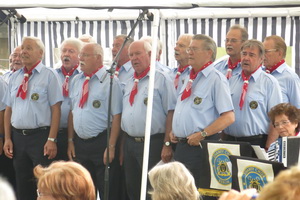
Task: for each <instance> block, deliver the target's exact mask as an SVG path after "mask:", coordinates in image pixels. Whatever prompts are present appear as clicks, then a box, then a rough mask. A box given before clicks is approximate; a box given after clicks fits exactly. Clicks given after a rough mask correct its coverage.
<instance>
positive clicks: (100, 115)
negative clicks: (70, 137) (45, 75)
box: [70, 67, 122, 139]
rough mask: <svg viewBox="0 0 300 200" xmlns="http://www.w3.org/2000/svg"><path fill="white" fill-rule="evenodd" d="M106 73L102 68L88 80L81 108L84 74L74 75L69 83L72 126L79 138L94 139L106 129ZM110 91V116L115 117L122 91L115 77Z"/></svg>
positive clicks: (107, 86) (107, 101)
mask: <svg viewBox="0 0 300 200" xmlns="http://www.w3.org/2000/svg"><path fill="white" fill-rule="evenodd" d="M106 73H107V72H106V70H105V67H102V68H101V69H100V70H99V71H98V72H97V73H96V74H94V75H93V76H92V78H91V79H90V81H89V95H88V99H87V101H86V103H85V104H84V106H83V108H80V107H79V102H80V99H81V96H82V86H83V83H84V81H85V76H84V74H83V73H80V74H78V75H76V76H75V77H74V78H73V80H72V82H71V87H70V91H71V92H70V98H71V109H72V114H73V125H74V130H75V132H76V133H77V135H78V136H79V137H80V138H83V139H88V138H91V137H96V136H97V135H98V134H99V133H101V132H103V131H104V130H106V129H107V116H108V103H109V89H110V77H109V75H105V74H106ZM104 77H105V78H104ZM112 91H113V93H112V104H111V105H112V108H111V114H112V115H117V114H120V113H121V111H122V91H121V87H120V83H119V80H118V79H117V78H115V77H114V80H113V88H112ZM111 119H112V118H111Z"/></svg>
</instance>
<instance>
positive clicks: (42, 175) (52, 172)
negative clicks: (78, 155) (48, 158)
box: [34, 161, 96, 200]
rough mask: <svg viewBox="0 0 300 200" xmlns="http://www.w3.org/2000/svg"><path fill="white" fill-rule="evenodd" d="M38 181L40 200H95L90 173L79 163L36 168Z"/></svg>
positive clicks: (56, 163)
mask: <svg viewBox="0 0 300 200" xmlns="http://www.w3.org/2000/svg"><path fill="white" fill-rule="evenodd" d="M34 175H35V177H36V178H37V179H38V183H37V186H38V189H37V196H38V197H37V199H38V200H42V199H43V200H95V199H96V193H95V187H94V184H93V180H92V178H91V175H90V173H89V172H88V171H87V170H86V169H85V168H84V167H83V166H81V165H80V164H79V163H76V162H72V161H68V162H66V161H58V162H53V163H52V164H51V165H50V166H49V167H45V168H44V167H42V166H41V165H38V166H37V167H35V168H34Z"/></svg>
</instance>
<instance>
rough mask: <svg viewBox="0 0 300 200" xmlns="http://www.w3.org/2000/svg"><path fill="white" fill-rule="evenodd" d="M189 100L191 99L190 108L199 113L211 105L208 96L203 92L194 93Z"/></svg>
mask: <svg viewBox="0 0 300 200" xmlns="http://www.w3.org/2000/svg"><path fill="white" fill-rule="evenodd" d="M190 98H192V99H191V101H192V102H191V103H192V107H193V108H195V109H197V110H200V111H204V110H207V109H209V108H211V107H212V105H213V103H212V101H211V100H210V99H209V97H208V94H207V93H204V92H200V91H196V92H194V93H193V94H192V95H191V96H190Z"/></svg>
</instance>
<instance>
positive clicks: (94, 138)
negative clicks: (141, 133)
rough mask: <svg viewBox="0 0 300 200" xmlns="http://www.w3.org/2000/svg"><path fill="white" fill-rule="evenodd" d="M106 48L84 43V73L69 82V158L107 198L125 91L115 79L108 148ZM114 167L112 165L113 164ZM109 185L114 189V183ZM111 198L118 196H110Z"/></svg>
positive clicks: (80, 59) (82, 65) (108, 79)
mask: <svg viewBox="0 0 300 200" xmlns="http://www.w3.org/2000/svg"><path fill="white" fill-rule="evenodd" d="M103 57H104V56H103V49H102V47H101V46H100V45H99V44H97V43H88V44H86V45H84V47H83V48H82V49H81V52H80V54H79V62H80V69H81V71H82V72H83V73H80V74H78V75H77V76H75V77H74V79H73V80H72V82H71V85H70V98H71V111H70V113H69V118H68V157H69V159H70V160H75V161H77V162H79V163H80V164H82V165H83V166H84V167H85V168H86V169H87V170H88V171H89V172H90V173H91V176H92V178H93V181H94V184H95V187H96V188H97V190H98V191H99V194H100V199H103V198H104V184H105V182H104V172H105V165H106V164H108V163H107V153H106V152H107V151H108V149H109V158H108V159H109V163H111V162H112V161H113V160H114V156H115V145H116V141H117V139H118V136H119V131H120V120H121V111H122V92H121V87H120V84H119V81H118V80H117V78H114V80H113V85H112V102H111V105H112V107H111V116H112V118H111V131H110V138H109V145H108V147H107V143H106V141H107V124H108V118H107V117H108V104H109V95H110V93H109V89H110V78H109V76H107V75H106V73H107V72H106V70H105V67H104V66H103ZM112 167H113V164H112ZM109 188H111V189H112V188H113V187H112V185H110V186H109ZM110 199H115V198H112V197H110Z"/></svg>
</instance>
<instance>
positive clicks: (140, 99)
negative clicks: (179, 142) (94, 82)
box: [121, 70, 176, 137]
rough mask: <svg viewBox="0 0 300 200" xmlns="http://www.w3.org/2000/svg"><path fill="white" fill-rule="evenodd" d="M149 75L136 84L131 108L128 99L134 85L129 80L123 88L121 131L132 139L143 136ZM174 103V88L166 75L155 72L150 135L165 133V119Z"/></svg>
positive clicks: (172, 108) (132, 81)
mask: <svg viewBox="0 0 300 200" xmlns="http://www.w3.org/2000/svg"><path fill="white" fill-rule="evenodd" d="M148 84H149V73H148V75H146V76H145V77H144V78H142V79H141V80H140V81H139V82H138V93H137V94H136V95H135V98H134V103H133V105H132V106H131V105H130V103H129V97H130V93H131V90H132V87H133V85H134V79H131V81H129V82H128V83H127V85H126V86H125V88H124V96H123V112H122V122H121V126H122V130H124V131H125V132H127V133H128V134H129V135H130V136H133V137H143V136H145V126H146V113H147V100H148V88H149V87H148ZM175 103H176V94H175V88H174V85H173V83H172V80H171V78H170V77H169V75H168V74H166V73H164V72H161V71H159V70H156V72H155V81H154V93H153V110H152V123H151V135H153V134H156V133H164V132H165V131H166V117H167V114H168V111H169V110H174V108H175Z"/></svg>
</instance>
